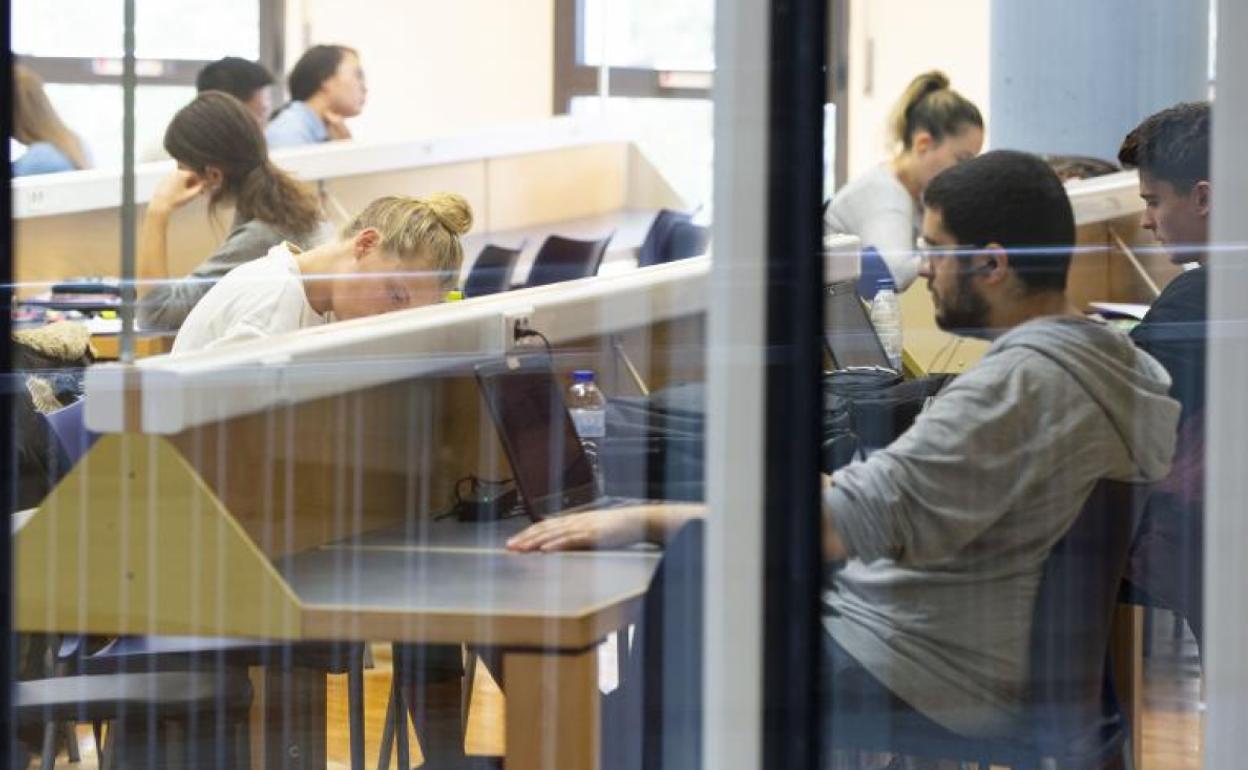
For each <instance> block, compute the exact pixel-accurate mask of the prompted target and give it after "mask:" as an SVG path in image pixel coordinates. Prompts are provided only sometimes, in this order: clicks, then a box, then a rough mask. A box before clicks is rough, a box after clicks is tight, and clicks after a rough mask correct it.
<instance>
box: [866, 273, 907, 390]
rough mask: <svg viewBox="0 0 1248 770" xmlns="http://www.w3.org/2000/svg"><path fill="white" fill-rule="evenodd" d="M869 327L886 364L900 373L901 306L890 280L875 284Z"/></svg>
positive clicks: (883, 279) (885, 279)
mask: <svg viewBox="0 0 1248 770" xmlns="http://www.w3.org/2000/svg"><path fill="white" fill-rule="evenodd" d="M871 325H872V326H874V327H875V333H876V334H877V335H878V336H879V338H880V344H881V345H883V346H884V354H885V355H887V356H888V362H889V364H891V365H892V367H893V368H894V369H896V370H897V371H901V304H900V303H899V302H898V301H897V289H896V286H895V284H894V283H893V279H892V278H881V279H880V280H879V281H878V282H877V283H876V291H875V299H873V300H871Z"/></svg>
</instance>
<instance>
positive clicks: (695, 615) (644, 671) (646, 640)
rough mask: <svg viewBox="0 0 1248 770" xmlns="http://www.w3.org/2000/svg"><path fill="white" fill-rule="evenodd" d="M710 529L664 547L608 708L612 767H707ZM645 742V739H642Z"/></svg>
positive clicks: (687, 532)
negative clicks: (704, 686)
mask: <svg viewBox="0 0 1248 770" xmlns="http://www.w3.org/2000/svg"><path fill="white" fill-rule="evenodd" d="M704 533H705V525H704V524H703V523H702V522H701V521H698V520H694V521H690V522H688V523H686V524H685V525H684V526H683V527H681V528H680V531H679V532H677V533H676V535H675V536H674V537H672V539H671V540H670V541H669V542H668V544H667V546H666V547H665V548H664V549H663V561H662V562H661V563H660V564H659V567H658V569H656V570H655V573H654V578H653V579H652V580H651V581H650V589H649V590H648V591H647V592H646V598H645V600H644V601H643V603H642V610H641V612H642V620H641V623H640V624H639V625H638V626H637V633H636V635H635V636H634V638H633V645H632V649H631V650H629V649H628V644H627V642H626V639H627V634H625V633H621V634H620V646H619V654H620V655H624V656H626V660H625V661H624V666H623V670H624V673H623V675H622V677H621V680H620V687H619V689H618V690H616V691H615V692H614V693H612V694H611V696H609V697H608V698H607V699H606V701H605V703H604V704H603V719H602V724H603V726H604V730H603V739H602V740H603V749H602V759H603V763H604V764H603V766H604V768H610V770H625V769H626V768H627V769H629V770H631V769H632V768H638V767H640V768H643V770H662V769H664V768H666V769H668V770H673V769H675V768H686V767H701V766H702V655H703V636H704V633H705V632H704V619H703V614H704V613H703V595H702V593H703V592H702V586H703V579H702V575H703V553H704V541H705V534H704ZM638 735H640V736H641V740H640V741H638V740H637V736H638Z"/></svg>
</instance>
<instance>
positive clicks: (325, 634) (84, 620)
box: [14, 435, 660, 769]
mask: <svg viewBox="0 0 1248 770" xmlns="http://www.w3.org/2000/svg"><path fill="white" fill-rule="evenodd" d="M135 442H138V443H135ZM101 447H102V448H103V449H102V450H101V449H100V448H101ZM173 455H174V450H173V449H172V447H171V445H169V444H168V443H167V442H164V441H163V440H159V439H157V440H154V441H152V442H151V443H149V440H148V439H146V437H138V436H129V437H122V436H115V435H110V436H105V437H103V438H102V439H101V440H100V442H99V443H98V444H97V445H96V448H95V449H93V450H92V458H91V461H90V462H84V463H82V464H80V465H79V466H77V467H76V468H75V469H74V470H73V471H71V473H70V475H69V476H67V477H66V480H65V482H63V483H62V484H61V485H59V486H58V487H57V489H56V490H54V491H53V493H52V494H51V495H50V496H49V498H48V500H47V501H45V502H44V504H43V505H42V506H41V507H40V508H39V509H38V510H37V511H36V512H35V513H34V514H33V515H32V516H30V517H29V518H28V519H26V520H24V521H22V522H20V525H18V526H17V528H16V531H15V535H14V540H15V555H16V561H17V565H18V569H17V577H16V583H15V585H16V586H17V590H18V599H17V603H16V604H17V608H16V609H17V613H16V616H17V617H16V619H17V623H16V625H17V627H18V628H19V629H20V630H23V631H39V630H47V631H59V632H90V633H98V634H109V635H111V634H123V633H136V632H139V633H145V634H150V635H197V636H248V637H253V638H259V639H265V638H271V639H289V640H291V641H292V642H298V641H324V640H341V641H355V642H367V641H398V642H409V643H452V644H460V643H464V644H470V645H474V646H482V647H494V648H497V649H499V650H500V651H501V653H502V659H503V669H502V685H503V688H504V691H505V692H506V704H507V705H506V709H507V715H508V719H507V759H506V766H507V767H508V768H525V769H527V768H548V767H575V768H593V767H597V766H598V762H599V703H598V701H599V693H598V659H597V645H598V644H599V642H600V641H601V640H602V639H603V638H604V637H605V636H606V635H607V634H609V633H611V632H612V631H616V630H618V629H621V628H624V627H625V626H627V625H628V624H630V623H633V622H636V621H637V620H638V619H639V618H640V613H641V603H642V600H643V597H644V595H645V592H646V590H647V589H648V587H649V584H650V581H651V578H652V577H653V575H654V571H655V569H656V567H657V566H658V564H659V559H660V555H659V553H657V552H656V551H652V550H651V551H647V550H627V551H618V552H594V553H568V554H557V555H550V554H547V555H536V554H515V553H510V552H508V551H506V550H505V549H504V548H503V543H504V542H505V541H506V538H507V537H508V536H510V535H511V534H514V533H515V532H516V531H518V530H519V529H520V528H522V527H523V526H524V525H525V523H526V522H525V521H523V520H510V521H507V522H503V523H499V524H487V525H479V524H464V523H460V522H457V521H443V522H431V521H429V520H427V519H420V520H416V521H412V522H411V523H410V524H405V525H401V526H399V527H392V528H390V529H386V530H381V531H375V532H372V533H368V534H364V535H360V536H356V537H354V538H351V539H348V540H343V541H336V542H331V543H328V544H325V545H320V546H317V547H314V548H310V549H306V550H304V551H301V552H298V553H295V554H293V555H291V556H288V557H279V558H277V559H276V560H275V561H273V562H270V561H269V560H268V559H267V558H266V557H265V556H264V555H263V553H262V552H261V551H260V550H259V549H257V548H256V546H255V545H254V544H253V543H252V542H251V541H250V540H249V539H248V538H247V537H246V535H245V533H244V532H243V531H242V529H241V528H240V527H239V526H238V524H237V522H235V521H234V520H233V518H232V517H231V516H229V515H228V514H227V513H226V512H225V510H224V508H222V507H221V504H220V502H219V501H218V500H216V499H214V498H213V497H212V496H211V494H210V493H208V492H207V490H206V489H205V488H203V487H202V486H200V485H199V483H198V482H195V481H194V479H191V482H192V483H191V484H190V485H188V484H187V483H186V481H179V480H178V476H179V473H178V467H177V461H176V460H175V457H174V456H173ZM123 466H124V467H125V469H126V470H125V471H124V472H123V471H122V468H123ZM110 480H111V481H110ZM96 484H103V485H104V488H111V492H101V493H100V494H99V496H95V495H92V498H91V503H92V505H91V515H90V516H87V517H86V518H85V520H84V519H80V518H79V513H80V511H81V499H80V498H79V497H78V496H77V495H78V490H79V489H83V488H86V487H94V486H95V485H96ZM156 510H159V512H160V515H158V516H157V515H153V514H154V511H156ZM57 553H62V554H66V553H72V554H76V556H75V558H73V559H65V560H60V559H57V558H55V556H54V554H57ZM49 565H55V569H50V567H49ZM88 580H89V581H90V582H89V583H81V582H79V581H88ZM58 584H59V585H60V586H61V589H57V587H56V586H57V585H58ZM87 584H90V585H94V586H97V587H99V590H97V591H94V592H91V595H90V596H87V595H86V594H87V592H76V591H65V590H63V587H64V586H66V585H87ZM191 605H195V606H191ZM309 682H310V680H309V679H308V678H307V677H306V676H305V677H296V678H295V679H294V680H292V681H291V682H284V683H281V682H279V683H277V684H279V686H281V687H282V688H283V689H285V690H287V691H288V692H302V693H304V694H305V695H307V694H308V693H309V692H311V691H312V690H313V689H314V688H313V687H310V686H309ZM292 687H293V688H294V689H293V690H291V689H290V688H292ZM301 688H302V689H301ZM322 690H323V688H322ZM303 697H304V696H300V699H303ZM278 700H281V699H278ZM306 701H307V702H306V703H303V704H301V707H302V708H304V709H305V710H306V709H315V708H318V705H317V704H320V706H319V707H320V708H323V705H324V699H323V698H319V699H317V698H312V697H310V696H308V697H307V698H306ZM266 724H267V725H268V726H269V727H271V728H272V729H273V732H274V733H275V735H274V736H272V738H271V739H270V740H271V741H272V742H270V740H266V746H270V747H272V746H281V748H282V749H283V750H285V751H286V752H287V753H288V754H289V753H290V752H289V749H290V747H291V745H290V742H289V741H288V740H286V741H283V740H281V739H278V737H277V734H276V731H277V730H281V729H288V725H283V724H282V723H281V722H280V721H267V722H266ZM304 724H306V725H313V726H315V725H319V726H320V729H322V730H323V726H324V724H325V722H324V720H323V719H321V720H319V721H317V720H316V719H308V720H307V721H306V722H304ZM313 730H315V728H313ZM312 733H313V731H306V732H304V733H303V734H304V735H306V736H308V738H309V745H308V746H300V748H299V751H296V752H295V753H294V754H291V755H292V756H302V757H304V758H305V759H306V760H308V761H312V757H315V755H316V753H317V752H316V748H317V745H318V742H317V741H316V740H315V736H314V735H313V734H312ZM319 747H320V750H321V751H322V752H323V750H324V741H323V740H321V741H319ZM267 753H268V751H267V750H266V754H267ZM312 763H313V764H315V762H314V761H312Z"/></svg>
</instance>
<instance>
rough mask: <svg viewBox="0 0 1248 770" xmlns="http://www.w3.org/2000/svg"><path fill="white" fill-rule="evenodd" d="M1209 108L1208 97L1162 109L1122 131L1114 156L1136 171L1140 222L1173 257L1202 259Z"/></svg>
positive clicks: (1208, 190)
mask: <svg viewBox="0 0 1248 770" xmlns="http://www.w3.org/2000/svg"><path fill="white" fill-rule="evenodd" d="M1210 113H1211V109H1210V106H1209V103H1208V102H1194V103H1188V104H1179V105H1176V106H1174V107H1171V108H1169V109H1166V110H1162V111H1161V112H1159V113H1157V114H1156V115H1153V116H1151V117H1149V118H1148V119H1146V120H1145V121H1144V122H1143V123H1141V124H1140V125H1139V126H1137V127H1136V128H1135V130H1134V131H1132V132H1131V133H1129V134H1127V138H1126V139H1124V140H1123V141H1122V147H1121V148H1120V149H1119V150H1118V160H1119V162H1121V163H1122V165H1123V166H1125V167H1127V168H1136V169H1139V172H1140V197H1141V198H1143V199H1144V214H1143V216H1142V217H1141V218H1140V226H1141V227H1143V228H1144V229H1145V230H1149V231H1150V232H1152V234H1153V236H1154V237H1156V239H1157V242H1158V243H1160V244H1161V245H1162V246H1164V247H1165V248H1167V249H1168V250H1169V252H1170V259H1171V260H1173V261H1174V262H1177V263H1183V262H1194V261H1200V260H1201V259H1204V253H1205V251H1204V246H1205V244H1206V243H1207V242H1208V241H1209V214H1210V211H1211V210H1212V208H1213V188H1212V187H1211V186H1210V183H1209V123H1210Z"/></svg>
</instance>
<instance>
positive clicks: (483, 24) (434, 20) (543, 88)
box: [286, 0, 554, 139]
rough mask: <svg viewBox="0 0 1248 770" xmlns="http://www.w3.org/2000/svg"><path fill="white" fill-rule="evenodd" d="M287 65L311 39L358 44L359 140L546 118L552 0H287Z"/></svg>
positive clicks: (550, 85)
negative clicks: (363, 99)
mask: <svg viewBox="0 0 1248 770" xmlns="http://www.w3.org/2000/svg"><path fill="white" fill-rule="evenodd" d="M286 21H287V34H286V56H287V62H288V65H287V66H288V68H289V67H290V66H292V65H293V64H294V62H295V61H296V60H297V58H298V56H299V54H300V53H302V52H303V50H304V49H305V47H306V46H307V45H308V44H309V43H311V44H315V43H341V44H343V45H349V46H351V47H353V48H356V49H358V50H359V51H360V56H361V58H362V61H363V64H364V71H365V73H366V77H367V81H368V89H369V94H368V104H367V106H366V107H365V109H364V113H363V114H362V115H360V117H358V118H356V119H354V120H353V121H352V122H351V128H352V131H353V132H354V134H355V136H357V137H358V138H361V139H392V138H394V139H403V138H412V137H421V136H444V135H447V134H454V133H459V132H465V131H472V130H478V129H481V128H488V127H493V126H498V125H502V124H507V123H515V122H522V121H527V120H534V119H541V118H545V117H549V116H550V114H551V100H552V98H553V97H552V88H553V55H554V46H553V34H554V29H553V27H554V3H553V0H288V2H287V10H286Z"/></svg>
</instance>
